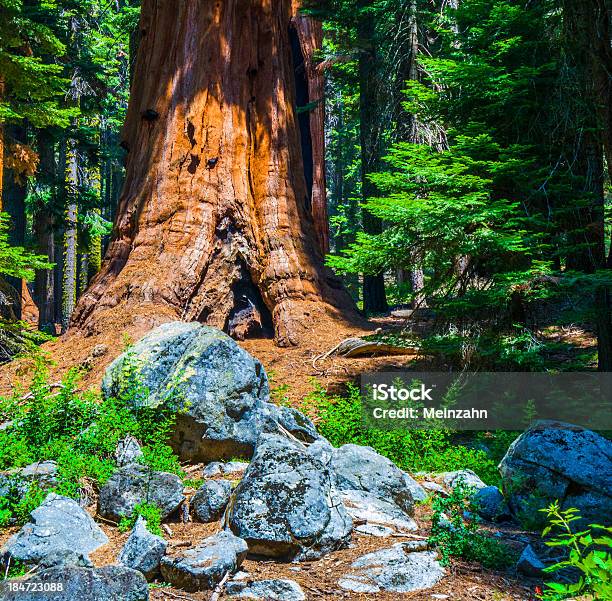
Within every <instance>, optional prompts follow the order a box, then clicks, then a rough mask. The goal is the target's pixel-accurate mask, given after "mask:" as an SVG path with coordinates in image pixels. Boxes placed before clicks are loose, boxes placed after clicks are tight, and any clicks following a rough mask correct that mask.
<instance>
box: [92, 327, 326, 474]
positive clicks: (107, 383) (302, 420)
mask: <svg viewBox="0 0 612 601" xmlns="http://www.w3.org/2000/svg"><path fill="white" fill-rule="evenodd" d="M130 362H131V364H132V365H135V366H136V369H137V371H138V376H139V380H140V381H141V382H142V385H143V387H145V388H146V389H148V390H149V395H148V396H147V398H146V399H145V401H144V402H145V403H146V404H147V405H148V406H151V407H158V406H160V405H161V404H163V403H164V402H165V401H166V400H167V399H168V397H169V396H170V397H175V398H176V399H177V401H178V402H180V404H181V405H182V407H183V411H180V412H178V414H177V419H176V424H175V427H174V432H173V436H172V441H171V443H172V445H173V446H174V447H175V449H176V451H177V452H178V453H179V455H180V457H181V459H182V460H185V461H194V462H197V461H215V460H222V459H229V458H231V457H250V456H251V455H252V454H253V450H254V448H255V444H256V442H257V438H258V437H259V435H260V434H261V433H262V432H278V431H279V427H278V424H280V425H281V426H282V428H284V429H285V430H287V431H289V432H291V433H292V434H293V435H294V436H295V437H297V438H298V439H300V440H305V441H311V440H315V439H316V438H317V437H318V435H317V433H316V429H315V427H314V425H313V424H312V422H311V421H310V420H309V419H308V418H307V417H305V416H304V415H302V414H301V413H300V412H299V411H296V410H295V409H291V408H288V407H278V406H276V405H273V404H271V403H268V402H267V401H268V398H269V386H268V378H267V376H266V373H265V371H264V368H263V366H262V365H261V363H260V362H259V361H258V360H257V359H255V358H254V357H252V356H251V355H249V353H247V352H246V351H245V350H244V349H242V348H240V347H239V346H238V345H237V344H236V342H235V341H234V340H232V339H231V338H230V337H229V336H227V334H224V333H223V332H221V331H220V330H217V329H215V328H211V327H208V326H203V325H201V324H199V323H183V322H170V323H166V324H163V325H161V326H159V327H158V328H156V329H155V330H153V331H151V332H149V333H148V334H147V335H146V336H145V337H144V338H143V339H142V340H140V341H139V342H138V343H136V344H135V345H134V346H133V347H132V348H131V349H130V350H129V352H127V353H124V354H123V355H121V356H120V357H118V358H117V359H116V360H115V361H114V362H113V363H112V364H111V365H110V367H109V368H108V369H107V371H106V374H105V376H104V380H103V382H102V390H103V393H104V394H105V395H107V396H108V395H111V396H112V395H116V394H117V393H118V392H119V391H120V390H121V388H122V387H123V386H125V384H126V383H125V373H126V371H129V370H126V369H125V368H126V367H127V365H128V363H130ZM139 402H141V401H139Z"/></svg>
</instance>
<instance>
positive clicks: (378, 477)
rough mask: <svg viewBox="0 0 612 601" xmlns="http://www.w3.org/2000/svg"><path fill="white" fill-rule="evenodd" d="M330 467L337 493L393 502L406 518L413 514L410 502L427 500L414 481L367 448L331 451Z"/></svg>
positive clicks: (341, 448)
mask: <svg viewBox="0 0 612 601" xmlns="http://www.w3.org/2000/svg"><path fill="white" fill-rule="evenodd" d="M330 467H331V469H332V470H333V471H334V472H335V474H336V476H337V480H338V487H339V488H340V489H341V490H363V491H366V492H369V493H371V494H373V495H375V496H377V497H379V498H380V499H384V500H387V501H393V502H394V503H395V504H396V505H397V506H398V507H400V508H401V509H402V510H403V511H405V512H406V513H407V514H409V515H412V514H413V512H414V502H415V501H416V500H422V499H425V498H426V497H427V494H426V493H425V491H424V490H423V489H422V488H421V487H420V486H419V484H418V483H417V482H416V481H415V480H413V479H412V478H411V477H410V476H409V475H408V474H406V473H405V472H403V471H402V470H401V469H399V468H398V467H397V466H396V465H395V464H394V463H393V462H392V461H390V460H389V459H387V458H386V457H383V456H382V455H379V454H378V453H377V452H376V451H375V450H374V449H372V448H370V447H362V446H359V445H355V444H345V445H343V446H341V447H340V448H338V449H334V451H333V457H332V460H331V463H330Z"/></svg>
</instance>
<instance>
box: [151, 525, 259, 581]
mask: <svg viewBox="0 0 612 601" xmlns="http://www.w3.org/2000/svg"><path fill="white" fill-rule="evenodd" d="M247 550H248V547H247V544H246V542H245V541H243V540H242V539H241V538H238V537H237V536H234V535H233V534H232V533H231V532H226V531H222V532H218V533H217V534H215V535H213V536H210V537H209V538H207V539H205V540H203V541H202V542H201V543H200V544H199V545H197V546H196V547H194V548H192V549H187V550H185V551H182V552H180V553H179V554H178V555H174V556H169V555H166V556H165V557H163V558H162V561H161V573H162V576H163V578H164V580H166V581H167V582H170V583H171V584H173V585H174V586H176V587H178V588H182V589H184V590H186V591H189V592H194V591H199V590H209V589H213V588H214V587H215V585H216V584H217V583H218V582H220V581H221V579H222V578H223V576H225V574H226V573H227V572H230V573H231V572H235V571H236V570H237V569H238V568H239V567H240V565H241V564H242V562H243V561H244V559H245V557H246V554H247Z"/></svg>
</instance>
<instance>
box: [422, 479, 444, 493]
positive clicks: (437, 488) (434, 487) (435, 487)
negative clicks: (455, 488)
mask: <svg viewBox="0 0 612 601" xmlns="http://www.w3.org/2000/svg"><path fill="white" fill-rule="evenodd" d="M421 486H422V487H423V488H424V489H425V490H427V491H429V492H433V493H436V494H438V495H441V496H443V497H447V496H448V493H447V492H446V490H445V489H444V487H443V486H442V485H441V484H438V483H437V482H429V480H427V481H425V482H421Z"/></svg>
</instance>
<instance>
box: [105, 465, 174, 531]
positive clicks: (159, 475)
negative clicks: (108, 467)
mask: <svg viewBox="0 0 612 601" xmlns="http://www.w3.org/2000/svg"><path fill="white" fill-rule="evenodd" d="M184 500H185V497H184V496H183V483H182V482H181V479H180V478H179V477H178V476H176V475H175V474H169V473H166V472H155V471H153V470H152V469H151V468H149V467H147V466H145V465H140V464H137V463H133V464H131V465H126V466H125V467H122V468H120V469H119V470H117V471H116V472H115V473H114V474H113V475H112V476H111V477H110V478H109V479H108V480H107V481H106V484H104V486H103V487H102V488H101V489H100V496H99V498H98V513H99V514H100V515H101V516H102V517H104V518H106V519H109V520H114V521H117V522H118V521H119V520H121V518H122V517H124V516H131V515H132V513H133V511H134V507H135V506H136V505H138V504H139V503H150V504H153V505H157V506H158V507H159V509H160V510H161V515H162V519H165V518H167V517H168V516H169V515H170V514H172V513H174V512H175V511H176V510H177V509H178V507H179V505H180V504H181V503H182V502H183V501H184Z"/></svg>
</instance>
